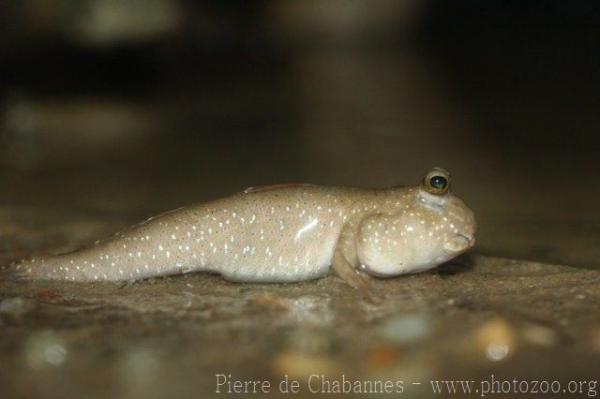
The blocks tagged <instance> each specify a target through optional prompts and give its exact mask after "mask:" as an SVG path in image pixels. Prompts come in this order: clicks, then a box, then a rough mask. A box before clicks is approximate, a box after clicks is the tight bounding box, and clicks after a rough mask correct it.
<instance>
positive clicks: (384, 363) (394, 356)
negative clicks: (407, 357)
mask: <svg viewBox="0 0 600 399" xmlns="http://www.w3.org/2000/svg"><path fill="white" fill-rule="evenodd" d="M400 358H401V351H400V349H398V348H396V347H393V346H389V345H380V346H377V347H376V348H374V349H373V350H372V351H371V352H370V353H369V355H368V357H367V364H368V365H369V367H371V368H388V367H390V366H392V365H394V364H395V363H397V362H398V360H399V359H400Z"/></svg>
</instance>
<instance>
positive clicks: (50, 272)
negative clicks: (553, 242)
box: [16, 168, 475, 287]
mask: <svg viewBox="0 0 600 399" xmlns="http://www.w3.org/2000/svg"><path fill="white" fill-rule="evenodd" d="M449 185H450V180H449V175H448V173H447V172H446V171H444V170H443V169H439V168H435V169H433V170H432V171H430V172H429V173H428V174H427V175H426V176H425V178H424V180H423V183H422V184H421V185H417V186H410V187H396V188H387V189H361V188H348V187H322V186H313V185H281V186H272V187H266V188H258V189H248V190H246V191H244V192H241V193H238V194H234V195H232V196H230V197H227V198H223V199H219V200H216V201H212V202H207V203H202V204H198V205H195V206H191V207H187V208H180V209H177V210H174V211H171V212H168V213H165V214H163V215H160V216H157V217H154V218H150V219H148V220H146V221H145V222H143V223H141V224H138V225H136V226H133V227H131V228H129V229H128V230H126V231H123V232H120V233H117V234H115V236H114V237H112V238H111V239H109V240H107V241H104V242H99V243H98V244H96V245H94V246H92V247H90V248H85V249H82V250H79V251H75V252H72V253H68V254H64V255H58V256H48V257H41V258H37V259H35V258H34V259H31V260H27V261H22V262H20V263H19V264H17V266H16V268H17V271H18V273H19V274H20V275H21V276H23V277H26V278H32V279H58V280H72V281H96V280H100V281H101V280H107V281H122V280H138V279H144V278H148V277H154V276H162V275H173V274H181V273H188V272H195V271H209V272H215V273H218V274H221V275H222V276H223V277H224V278H226V279H228V280H233V281H247V282H250V281H255V282H292V281H302V280H309V279H314V278H318V277H321V276H324V275H326V274H327V273H329V271H330V269H331V268H332V266H333V269H334V270H335V271H336V272H337V274H338V275H339V276H340V277H342V278H343V279H345V280H346V281H347V282H348V283H349V284H351V285H352V286H354V287H360V286H361V285H363V284H364V278H365V273H366V274H369V275H375V276H379V277H388V276H396V275H400V274H404V273H413V272H418V271H423V270H427V269H430V268H432V267H435V266H437V265H439V264H440V263H443V262H445V261H447V260H449V259H451V258H453V257H455V256H457V255H459V254H460V253H462V252H464V251H466V250H467V249H469V248H470V247H471V246H473V244H474V233H475V219H474V216H473V213H472V212H471V210H470V209H469V208H467V206H466V205H465V204H464V203H463V202H462V201H461V200H460V199H459V198H457V197H456V196H454V195H453V194H452V193H451V192H450V190H449Z"/></svg>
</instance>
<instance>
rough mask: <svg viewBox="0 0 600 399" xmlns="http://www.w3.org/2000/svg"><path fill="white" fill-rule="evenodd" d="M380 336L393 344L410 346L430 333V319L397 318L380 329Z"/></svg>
mask: <svg viewBox="0 0 600 399" xmlns="http://www.w3.org/2000/svg"><path fill="white" fill-rule="evenodd" d="M378 332H379V335H381V336H382V337H383V339H384V340H385V341H386V342H388V343H391V344H409V343H411V342H414V341H417V340H421V339H423V338H425V337H426V336H427V335H429V333H430V323H429V319H428V318H427V317H425V316H423V315H409V316H401V317H395V318H392V319H390V320H388V321H387V322H385V323H384V324H383V325H382V326H381V327H379V329H378Z"/></svg>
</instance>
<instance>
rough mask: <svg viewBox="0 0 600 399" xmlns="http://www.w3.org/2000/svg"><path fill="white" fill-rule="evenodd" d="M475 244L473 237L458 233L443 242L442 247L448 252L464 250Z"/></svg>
mask: <svg viewBox="0 0 600 399" xmlns="http://www.w3.org/2000/svg"><path fill="white" fill-rule="evenodd" d="M474 245H475V237H474V236H473V235H467V234H462V233H458V234H456V235H455V236H454V237H452V238H451V239H450V240H449V241H448V242H446V243H445V244H444V249H445V250H446V251H447V252H450V253H459V252H464V251H466V250H467V249H469V248H472V247H473V246H474Z"/></svg>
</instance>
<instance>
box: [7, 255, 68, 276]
mask: <svg viewBox="0 0 600 399" xmlns="http://www.w3.org/2000/svg"><path fill="white" fill-rule="evenodd" d="M60 258H61V256H53V255H47V256H40V257H35V258H29V259H23V260H21V261H18V262H15V263H14V264H13V265H11V266H10V271H11V273H10V275H11V276H12V277H14V278H16V279H23V280H66V279H67V272H68V271H69V269H68V266H66V265H63V264H62V262H61V261H60V260H61V259H60Z"/></svg>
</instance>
